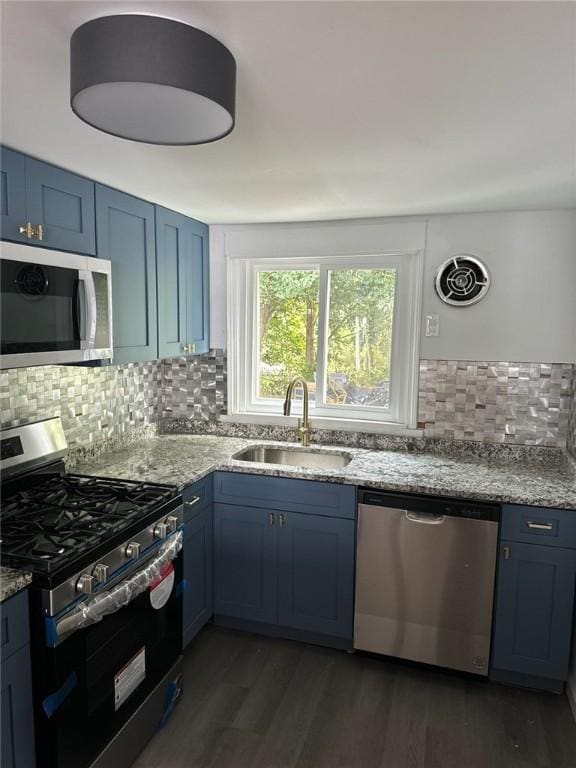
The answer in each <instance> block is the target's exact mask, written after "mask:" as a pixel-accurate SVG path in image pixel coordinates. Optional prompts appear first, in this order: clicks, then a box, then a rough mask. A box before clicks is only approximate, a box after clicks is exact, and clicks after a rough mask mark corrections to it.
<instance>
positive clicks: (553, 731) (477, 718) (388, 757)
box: [134, 626, 576, 768]
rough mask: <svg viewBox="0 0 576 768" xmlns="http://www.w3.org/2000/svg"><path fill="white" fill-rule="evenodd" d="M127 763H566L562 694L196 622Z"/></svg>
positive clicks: (568, 719)
mask: <svg viewBox="0 0 576 768" xmlns="http://www.w3.org/2000/svg"><path fill="white" fill-rule="evenodd" d="M184 684H185V693H184V697H183V699H182V701H181V702H180V704H179V705H178V707H177V708H176V710H175V712H174V715H173V716H172V718H171V720H170V721H169V723H168V724H167V725H166V726H165V728H164V729H163V730H162V731H161V732H160V733H159V734H157V735H156V736H155V737H154V739H153V740H152V741H151V742H150V744H149V745H148V747H147V749H146V750H145V752H144V753H143V754H142V755H141V756H140V758H139V760H138V761H137V762H136V763H135V765H134V768H216V767H217V768H576V725H575V724H574V721H573V719H572V715H571V712H570V709H569V706H568V702H567V699H566V698H565V697H564V696H562V697H559V696H554V695H552V694H543V693H533V692H530V691H521V690H516V689H511V688H505V687H503V686H498V685H495V684H489V683H487V682H483V681H476V680H474V679H471V678H469V677H464V676H460V675H457V674H452V673H449V672H443V671H440V670H433V669H423V668H419V667H417V666H416V665H405V664H402V663H399V662H394V661H390V660H387V659H380V658H374V657H367V656H362V655H361V654H354V655H351V654H346V653H345V652H343V651H333V650H329V649H325V648H317V647H314V646H308V645H302V644H299V643H293V642H290V641H285V640H271V639H268V638H262V637H259V636H256V635H249V634H244V633H240V632H233V631H230V630H224V629H221V628H217V627H213V626H209V627H206V628H205V629H204V630H203V632H202V633H201V635H200V636H199V637H198V638H197V639H196V640H195V641H194V642H193V643H192V646H191V647H190V648H189V650H188V651H187V652H186V668H185V680H184Z"/></svg>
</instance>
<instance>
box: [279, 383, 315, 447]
mask: <svg viewBox="0 0 576 768" xmlns="http://www.w3.org/2000/svg"><path fill="white" fill-rule="evenodd" d="M298 384H301V385H302V392H303V406H302V410H303V413H302V419H299V420H298V430H297V431H298V437H299V439H300V441H301V443H302V445H304V446H307V445H310V421H309V419H308V384H307V383H306V382H305V381H304V379H303V378H302V377H301V376H295V377H294V378H293V379H292V381H291V382H290V384H288V389H287V390H286V399H285V400H284V416H290V412H291V410H292V398H293V396H294V390H295V389H296V387H297V385H298Z"/></svg>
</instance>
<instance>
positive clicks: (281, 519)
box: [280, 514, 286, 527]
mask: <svg viewBox="0 0 576 768" xmlns="http://www.w3.org/2000/svg"><path fill="white" fill-rule="evenodd" d="M284 525H286V518H285V517H284V515H282V514H281V515H280V526H281V527H283V526H284Z"/></svg>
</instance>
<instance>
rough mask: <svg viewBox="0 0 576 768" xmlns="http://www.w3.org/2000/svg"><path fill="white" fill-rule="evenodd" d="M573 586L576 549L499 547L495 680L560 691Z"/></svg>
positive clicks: (566, 657) (514, 544) (513, 544)
mask: <svg viewBox="0 0 576 768" xmlns="http://www.w3.org/2000/svg"><path fill="white" fill-rule="evenodd" d="M575 584H576V549H564V548H562V547H556V546H543V545H542V546H541V545H539V544H524V543H520V542H515V541H501V542H500V554H499V565H498V586H497V595H496V612H495V617H494V638H493V650H492V672H491V677H493V678H494V679H499V680H502V681H508V682H518V683H520V684H522V683H523V682H524V683H525V684H527V685H531V686H532V687H542V688H550V689H551V690H558V689H561V684H562V681H564V680H566V678H567V675H568V667H569V663H570V645H571V637H572V625H573V616H574V593H575Z"/></svg>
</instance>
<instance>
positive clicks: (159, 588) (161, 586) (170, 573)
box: [150, 563, 174, 610]
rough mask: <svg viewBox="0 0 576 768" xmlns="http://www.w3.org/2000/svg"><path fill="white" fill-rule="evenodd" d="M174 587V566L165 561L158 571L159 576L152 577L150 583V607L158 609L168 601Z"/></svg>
mask: <svg viewBox="0 0 576 768" xmlns="http://www.w3.org/2000/svg"><path fill="white" fill-rule="evenodd" d="M173 587H174V566H173V564H172V563H166V565H165V566H163V568H162V570H161V571H160V576H158V577H157V578H155V579H154V581H153V582H152V584H150V603H151V604H152V608H156V610H159V609H160V608H163V607H164V606H165V605H166V603H167V602H168V598H169V597H170V595H171V594H172V588H173Z"/></svg>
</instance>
